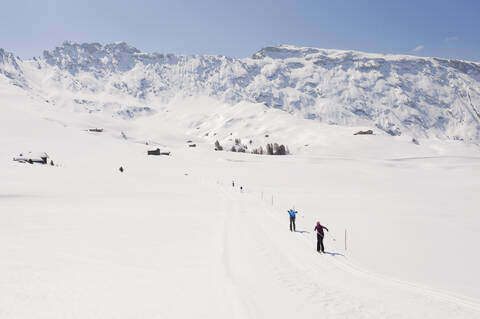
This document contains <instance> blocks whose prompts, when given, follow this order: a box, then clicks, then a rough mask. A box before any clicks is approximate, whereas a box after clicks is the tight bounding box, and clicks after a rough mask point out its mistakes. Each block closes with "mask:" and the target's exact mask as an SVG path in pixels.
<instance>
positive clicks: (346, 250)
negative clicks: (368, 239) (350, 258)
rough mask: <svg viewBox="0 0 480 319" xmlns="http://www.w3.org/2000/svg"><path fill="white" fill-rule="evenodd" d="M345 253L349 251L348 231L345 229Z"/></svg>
mask: <svg viewBox="0 0 480 319" xmlns="http://www.w3.org/2000/svg"><path fill="white" fill-rule="evenodd" d="M345 251H347V229H346V228H345Z"/></svg>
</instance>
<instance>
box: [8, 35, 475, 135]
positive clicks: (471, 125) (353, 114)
mask: <svg viewBox="0 0 480 319" xmlns="http://www.w3.org/2000/svg"><path fill="white" fill-rule="evenodd" d="M0 73H2V74H3V75H4V76H5V77H6V78H8V79H10V80H11V81H13V82H12V84H14V82H15V81H16V83H17V85H19V84H21V85H23V86H24V87H25V89H26V90H32V91H35V92H36V94H37V95H41V96H44V97H45V98H48V99H49V100H51V101H55V100H62V101H63V102H62V103H63V104H68V103H71V104H72V105H77V106H79V108H80V109H82V108H84V109H85V110H87V111H90V112H91V111H92V110H95V111H115V112H119V110H120V111H122V110H123V111H125V109H124V108H125V107H126V106H127V104H128V107H130V108H134V109H135V110H138V109H141V110H142V112H143V113H142V112H139V113H135V112H133V113H132V112H130V111H129V112H130V113H128V112H127V114H129V115H128V117H135V116H136V114H140V113H142V114H145V112H144V108H145V107H146V106H148V112H150V111H152V112H154V111H155V109H156V108H158V107H160V106H161V105H162V104H165V103H168V101H170V100H171V99H172V98H174V97H179V96H180V97H181V96H197V95H198V96H210V97H213V98H215V99H218V100H221V101H223V102H225V103H229V104H235V103H238V102H242V101H247V102H252V103H263V104H265V105H267V106H268V107H272V108H278V109H281V110H284V111H286V112H289V113H291V114H294V115H296V116H301V117H304V118H308V119H311V120H316V121H321V122H325V123H329V124H336V125H365V126H371V127H376V128H378V129H381V130H383V131H385V132H387V133H389V134H391V135H400V134H409V135H413V136H419V137H438V138H442V139H460V140H467V141H473V142H479V141H480V64H479V63H473V62H466V61H458V60H445V59H437V58H421V57H412V56H401V55H383V54H368V53H362V52H355V51H339V50H323V49H316V48H301V47H293V46H278V47H267V48H264V49H262V50H260V51H258V52H257V53H255V54H254V55H253V56H252V58H245V59H232V58H228V57H224V56H198V55H188V56H187V55H175V54H160V53H143V52H141V51H139V50H138V49H136V48H133V47H131V46H129V45H127V44H126V43H113V44H107V45H101V44H98V43H84V44H76V43H71V42H65V43H63V45H62V46H59V47H57V48H55V49H54V50H53V51H45V52H44V54H43V56H42V57H40V58H37V59H34V60H28V61H21V60H19V59H17V58H14V57H13V55H11V54H8V53H5V52H4V51H3V50H2V51H0ZM39 79H41V81H39ZM22 81H23V82H22ZM22 83H23V84H22ZM52 92H56V93H55V94H53V93H52ZM113 100H115V102H112V101H113ZM123 104H125V105H123ZM192 107H194V106H192ZM77 109H78V107H77ZM148 112H146V113H147V114H148Z"/></svg>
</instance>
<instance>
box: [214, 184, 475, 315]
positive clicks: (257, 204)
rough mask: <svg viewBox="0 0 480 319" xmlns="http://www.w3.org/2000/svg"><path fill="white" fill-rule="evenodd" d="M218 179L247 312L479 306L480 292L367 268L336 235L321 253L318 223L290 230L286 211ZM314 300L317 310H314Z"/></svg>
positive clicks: (234, 272) (234, 278)
mask: <svg viewBox="0 0 480 319" xmlns="http://www.w3.org/2000/svg"><path fill="white" fill-rule="evenodd" d="M220 187H221V191H222V193H223V194H224V196H226V198H227V199H228V200H229V201H231V204H230V205H229V206H228V210H227V212H226V214H227V216H226V217H225V219H226V220H225V230H224V231H225V241H224V245H225V246H224V254H225V255H224V262H225V267H226V269H227V274H228V275H229V277H230V279H231V282H232V283H233V286H234V287H235V289H236V291H237V293H236V295H237V296H238V297H239V298H240V303H241V304H243V306H244V309H246V311H244V312H243V314H246V315H247V317H249V318H269V317H270V316H272V314H273V316H275V317H280V318H289V317H292V316H296V317H298V318H316V317H317V316H318V313H321V315H322V317H323V318H412V313H411V312H409V311H408V309H415V314H414V315H413V317H415V318H440V317H443V316H445V314H446V313H448V314H451V315H452V317H455V318H473V317H475V316H477V315H478V314H479V313H480V305H479V304H478V303H477V302H476V301H474V300H469V299H467V298H464V297H459V296H454V295H451V294H448V293H445V292H441V291H438V290H434V289H430V288H427V287H421V286H419V285H416V284H413V283H408V282H402V281H399V280H395V279H392V278H387V277H384V276H380V275H377V274H373V273H370V272H368V271H366V270H363V269H361V268H360V267H358V266H356V265H355V264H354V263H352V262H351V261H350V260H349V259H348V257H346V256H345V254H344V251H343V250H341V249H338V248H339V247H341V245H335V246H336V248H334V249H332V247H328V246H331V245H332V244H335V243H334V242H332V240H331V239H330V240H326V242H327V244H326V245H328V246H327V248H326V254H318V253H316V251H315V249H316V247H315V246H316V241H315V240H316V238H315V236H314V234H313V233H314V232H313V231H312V229H313V226H314V225H309V226H311V227H310V228H311V229H310V228H305V225H302V226H299V225H298V224H301V223H299V222H297V232H290V231H288V218H287V214H286V211H285V214H282V213H283V212H279V211H278V210H275V209H272V208H271V206H270V205H269V204H267V203H265V202H261V201H259V200H258V199H257V197H255V196H252V194H248V193H245V192H243V193H239V190H238V187H236V188H231V187H228V186H226V185H221V186H220ZM326 237H327V238H329V235H328V233H327V234H326ZM337 249H338V251H337ZM256 262H257V263H259V264H258V265H256ZM260 265H264V266H263V267H262V266H260ZM252 272H255V273H256V274H257V275H256V276H255V278H262V282H258V281H257V280H256V279H255V278H252V276H251V273H252ZM280 292H281V295H282V298H278V295H279V293H280ZM393 296H395V297H394V298H392V297H393ZM312 306H313V307H314V308H317V309H318V312H313V313H312V311H311V309H312Z"/></svg>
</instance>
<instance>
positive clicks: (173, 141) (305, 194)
mask: <svg viewBox="0 0 480 319" xmlns="http://www.w3.org/2000/svg"><path fill="white" fill-rule="evenodd" d="M21 92H23V89H22V88H20V87H13V89H12V88H11V86H10V85H5V84H3V85H1V84H0V94H1V96H2V97H3V98H2V114H3V115H5V116H2V117H1V118H0V143H1V145H2V147H1V148H0V180H1V181H2V183H0V253H1V255H2V261H1V262H0V317H1V318H16V319H19V318H32V317H34V318H50V319H51V318H63V319H65V318H103V319H104V318H132V317H135V318H166V317H167V318H185V317H192V316H195V317H198V318H227V317H228V318H232V317H233V318H271V317H275V318H291V317H298V318H318V316H319V314H321V316H322V318H435V319H436V318H476V317H478V316H479V315H480V290H479V287H480V277H479V276H478V271H477V270H478V268H479V267H480V258H478V254H474V253H472V252H474V251H475V250H476V248H477V243H478V240H479V235H478V234H479V233H480V219H479V216H478V214H477V210H478V207H479V205H480V201H479V197H478V196H477V194H478V192H479V190H480V184H479V183H478V181H479V180H480V166H479V164H478V163H479V159H480V151H479V150H478V147H476V146H473V145H466V144H465V143H460V142H454V141H439V140H425V141H424V143H422V144H421V145H414V144H412V143H411V142H410V141H409V140H408V139H405V138H403V137H401V136H400V137H391V136H389V135H386V134H385V135H373V136H353V135H352V134H351V128H348V127H347V128H343V127H336V126H329V125H321V124H319V123H317V122H314V121H310V120H305V119H295V121H298V122H294V120H292V119H291V118H290V116H289V115H288V114H286V113H285V112H282V111H280V110H271V111H267V112H266V113H264V117H260V119H259V122H256V123H257V124H259V123H261V122H267V123H268V122H269V121H273V122H275V125H276V126H278V127H279V128H281V127H285V126H287V125H288V124H291V125H292V126H294V127H295V128H297V130H296V136H294V137H290V138H291V139H292V140H293V139H295V138H296V139H301V140H303V139H308V138H309V137H310V135H312V136H322V139H321V140H320V141H318V142H317V143H314V144H312V145H309V146H308V147H306V148H305V149H299V150H298V152H296V154H294V155H292V156H283V157H282V156H259V155H252V154H239V153H230V152H215V151H213V150H212V143H211V141H209V140H208V138H207V139H205V140H204V139H200V138H198V137H196V136H197V135H201V134H199V133H197V131H199V130H197V129H196V125H195V123H197V125H198V123H199V121H201V120H202V118H203V117H205V116H208V115H206V114H202V113H200V112H198V110H197V109H193V108H191V107H190V106H191V102H188V101H187V102H188V103H185V104H182V103H181V102H178V104H172V105H171V107H172V109H173V110H176V111H171V112H164V113H157V114H155V115H153V116H150V117H143V118H139V119H138V120H137V121H127V120H122V119H117V118H111V117H103V116H102V115H100V114H83V113H79V114H72V113H71V112H70V111H68V112H67V111H65V112H62V111H59V110H57V109H55V108H52V107H51V105H50V104H49V103H47V102H43V104H42V103H39V102H37V101H36V100H35V99H31V98H30V97H26V96H22V95H21ZM197 102H198V105H199V106H200V107H201V109H203V110H206V111H207V113H212V114H216V112H219V114H221V115H222V116H231V118H232V119H240V120H239V121H234V122H233V123H232V126H231V127H230V129H236V128H242V129H248V126H245V124H242V121H241V119H242V117H244V116H246V115H247V114H249V112H253V114H258V113H259V112H258V111H259V110H258V109H255V108H256V107H261V105H260V106H259V105H255V104H253V105H252V104H246V105H237V106H236V107H234V108H233V109H231V107H229V106H228V105H223V104H221V103H218V104H216V105H215V104H214V103H213V101H211V100H206V101H201V100H198V101H197ZM250 108H254V109H253V110H252V111H248V110H249V109H250ZM227 110H230V112H232V113H231V114H229V113H227ZM245 112H246V113H245ZM214 118H215V117H214ZM159 123H160V124H159ZM218 123H223V122H222V121H219V122H218ZM292 123H294V124H292ZM98 124H102V127H104V128H105V131H104V132H103V133H90V132H86V131H85V128H87V127H89V126H94V127H96V126H97V125H98ZM212 124H213V123H210V124H209V125H212ZM303 127H305V128H303ZM203 129H208V130H211V131H213V128H211V127H203V126H202V128H201V130H203ZM255 129H256V128H251V130H252V131H251V132H253V133H254V131H255ZM122 131H123V132H125V134H126V136H127V139H124V138H122V137H121V134H120V132H122ZM218 132H219V133H218V134H224V133H227V132H228V131H223V125H220V129H219V130H218ZM271 134H272V135H273V136H275V137H276V138H278V139H281V140H284V139H285V140H287V139H288V138H289V135H291V132H288V131H285V130H282V129H279V130H273V131H271ZM189 138H191V139H194V142H196V143H197V144H198V147H197V148H188V147H187V146H186V144H185V141H186V140H187V139H189ZM145 140H148V141H149V142H150V145H149V146H147V145H145V144H143V142H144V141H145ZM156 145H159V146H160V147H161V148H162V149H167V148H168V149H169V150H171V151H172V156H171V157H148V156H147V155H146V150H147V149H150V148H153V147H156ZM27 151H33V152H40V151H46V152H47V153H48V154H49V155H50V156H51V158H52V159H53V160H54V161H55V163H56V164H57V165H58V166H55V167H51V166H41V165H30V164H21V163H16V162H13V161H12V157H13V156H16V155H17V154H18V153H19V152H27ZM120 165H122V166H123V167H124V168H125V172H124V173H120V172H119V171H118V168H119V166H120ZM232 179H234V180H235V181H236V184H237V187H235V188H233V187H232V186H231V181H232ZM239 185H242V186H243V187H244V192H243V193H240V191H239V189H238V186H239ZM292 205H294V206H295V208H296V209H298V211H299V216H298V219H297V230H298V232H296V233H291V232H290V231H289V230H288V217H287V213H286V210H287V209H288V208H290V207H292ZM316 220H320V221H322V223H324V224H325V225H326V226H327V227H328V228H329V230H330V231H329V232H328V233H327V237H326V240H325V244H326V250H327V252H328V254H325V255H318V254H317V253H316V252H315V247H314V245H315V237H314V234H313V231H312V229H313V226H314V223H315V221H316ZM345 229H346V230H347V231H348V242H347V244H348V248H347V250H345V248H344V247H345V246H344V245H345V242H344V231H345Z"/></svg>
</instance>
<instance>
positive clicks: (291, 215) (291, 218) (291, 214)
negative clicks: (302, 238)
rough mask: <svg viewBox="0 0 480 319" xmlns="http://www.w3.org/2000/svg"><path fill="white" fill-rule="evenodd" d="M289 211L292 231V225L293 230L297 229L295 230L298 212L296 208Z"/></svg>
mask: <svg viewBox="0 0 480 319" xmlns="http://www.w3.org/2000/svg"><path fill="white" fill-rule="evenodd" d="M287 212H288V214H289V215H290V231H292V226H293V231H296V230H295V215H296V214H297V213H298V212H297V211H296V210H293V209H290V210H288V211H287Z"/></svg>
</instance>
